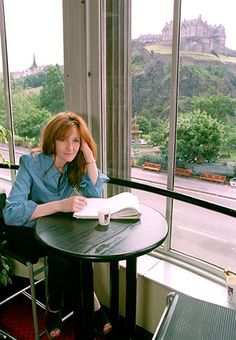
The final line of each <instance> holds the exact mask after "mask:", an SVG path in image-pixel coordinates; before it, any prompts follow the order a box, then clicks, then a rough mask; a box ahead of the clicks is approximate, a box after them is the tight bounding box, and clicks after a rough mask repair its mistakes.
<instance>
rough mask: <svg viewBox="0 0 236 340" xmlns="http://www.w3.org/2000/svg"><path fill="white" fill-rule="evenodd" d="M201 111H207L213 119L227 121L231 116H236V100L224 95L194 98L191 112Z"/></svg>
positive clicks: (190, 106) (190, 107)
mask: <svg viewBox="0 0 236 340" xmlns="http://www.w3.org/2000/svg"><path fill="white" fill-rule="evenodd" d="M196 109H199V110H200V111H206V112H207V113H208V114H210V115H211V116H212V117H213V118H216V119H218V120H221V121H226V120H227V118H228V117H229V116H234V115H236V99H234V98H230V97H228V96H224V95H222V94H221V95H218V96H210V97H208V98H204V97H195V96H194V97H192V98H191V99H190V101H189V110H191V111H193V110H196Z"/></svg>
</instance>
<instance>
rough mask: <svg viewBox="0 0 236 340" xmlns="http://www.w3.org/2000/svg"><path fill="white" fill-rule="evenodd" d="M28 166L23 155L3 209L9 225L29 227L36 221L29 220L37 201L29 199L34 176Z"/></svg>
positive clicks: (5, 220)
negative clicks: (32, 176)
mask: <svg viewBox="0 0 236 340" xmlns="http://www.w3.org/2000/svg"><path fill="white" fill-rule="evenodd" d="M28 168H29V164H27V162H26V160H25V157H24V156H22V157H21V159H20V168H19V170H18V172H17V176H16V181H15V183H14V185H13V187H12V190H11V192H10V195H9V197H8V198H7V200H6V206H5V208H4V209H3V218H4V222H5V223H6V224H7V225H16V226H29V227H32V226H34V225H35V221H29V219H30V217H31V215H32V214H33V212H34V210H35V208H36V206H37V203H35V202H34V201H32V200H29V195H30V188H31V184H32V178H31V176H30V174H29V172H28V170H27V169H28Z"/></svg>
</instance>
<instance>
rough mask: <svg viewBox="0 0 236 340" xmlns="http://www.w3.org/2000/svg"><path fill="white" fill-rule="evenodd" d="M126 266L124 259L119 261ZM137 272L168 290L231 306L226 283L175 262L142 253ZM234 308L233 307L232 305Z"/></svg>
mask: <svg viewBox="0 0 236 340" xmlns="http://www.w3.org/2000/svg"><path fill="white" fill-rule="evenodd" d="M120 265H121V267H125V266H126V262H125V261H121V262H120ZM137 273H138V276H139V277H143V278H146V279H147V280H150V281H151V282H153V283H156V284H157V285H160V286H163V287H165V288H167V289H169V290H170V291H177V292H182V293H185V294H187V295H190V296H193V297H195V298H198V299H201V300H205V301H208V302H212V303H215V304H218V305H221V306H225V307H229V308H233V306H232V305H230V303H228V301H227V290H226V285H222V284H220V283H216V282H214V281H213V280H210V279H208V278H205V277H202V276H200V275H199V274H196V273H193V272H191V271H190V270H187V269H185V268H182V267H180V266H178V265H176V264H173V263H169V262H167V261H165V260H162V259H158V258H155V257H153V256H150V255H144V256H141V257H139V258H138V261H137ZM234 308H235V307H234Z"/></svg>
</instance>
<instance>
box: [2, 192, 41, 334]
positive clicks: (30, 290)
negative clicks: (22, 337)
mask: <svg viewBox="0 0 236 340" xmlns="http://www.w3.org/2000/svg"><path fill="white" fill-rule="evenodd" d="M5 199H6V194H5V193H1V194H0V202H1V207H0V208H1V209H0V239H1V243H0V254H1V255H3V256H5V257H8V258H12V259H14V260H17V261H19V262H20V263H22V264H23V265H24V266H26V267H27V269H28V276H29V285H27V286H26V287H25V288H23V289H20V290H19V291H17V292H16V293H14V294H12V295H10V296H8V297H7V298H5V299H4V300H2V301H0V306H2V305H3V304H5V303H7V302H8V301H10V300H12V299H13V298H15V297H17V296H18V295H19V294H23V295H25V296H26V297H28V298H29V299H31V303H32V315H33V327H34V336H35V339H36V340H38V339H40V337H41V336H42V335H43V334H44V333H45V332H43V333H41V334H40V333H39V326H38V315H37V306H40V307H41V308H43V309H45V308H46V306H45V304H44V303H42V302H41V301H39V300H38V299H37V298H36V291H35V287H36V285H37V284H39V283H40V282H42V281H45V294H46V296H47V261H46V257H45V258H43V262H41V263H40V266H39V267H38V268H35V264H38V263H39V257H36V256H26V255H23V254H21V253H20V252H16V251H15V250H13V249H11V247H10V246H9V244H8V243H7V241H6V239H5V235H4V227H5V224H4V221H3V218H2V209H3V206H4V200H5ZM41 273H43V278H41V279H37V278H36V277H37V276H38V275H39V274H41ZM45 301H46V299H45ZM3 333H4V332H3ZM12 339H14V337H12Z"/></svg>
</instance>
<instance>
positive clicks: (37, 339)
mask: <svg viewBox="0 0 236 340" xmlns="http://www.w3.org/2000/svg"><path fill="white" fill-rule="evenodd" d="M27 267H28V270H29V280H30V291H31V299H32V313H33V324H34V337H35V340H40V336H39V327H38V316H37V304H36V294H35V285H34V273H33V265H32V264H31V263H30V262H27Z"/></svg>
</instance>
